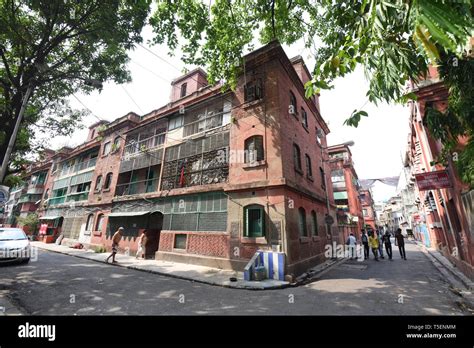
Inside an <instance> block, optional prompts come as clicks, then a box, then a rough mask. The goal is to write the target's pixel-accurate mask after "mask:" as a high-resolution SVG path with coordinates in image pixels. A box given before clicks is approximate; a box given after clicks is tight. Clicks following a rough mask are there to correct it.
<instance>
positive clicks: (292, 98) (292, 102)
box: [288, 89, 298, 117]
mask: <svg viewBox="0 0 474 348" xmlns="http://www.w3.org/2000/svg"><path fill="white" fill-rule="evenodd" d="M290 106H292V107H293V113H291V112H289V111H290V108H289V107H290ZM289 107H288V112H289V114H290V115H293V116H295V117H296V116H297V115H298V102H297V101H296V96H295V94H294V93H293V91H292V90H291V89H290V104H289Z"/></svg>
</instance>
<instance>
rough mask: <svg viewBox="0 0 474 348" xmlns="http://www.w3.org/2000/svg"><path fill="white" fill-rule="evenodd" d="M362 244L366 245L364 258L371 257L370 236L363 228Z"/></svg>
mask: <svg viewBox="0 0 474 348" xmlns="http://www.w3.org/2000/svg"><path fill="white" fill-rule="evenodd" d="M361 240H362V245H363V246H364V260H367V259H368V258H369V238H368V237H367V234H366V233H365V230H364V229H363V230H362V237H361Z"/></svg>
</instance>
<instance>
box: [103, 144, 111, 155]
mask: <svg viewBox="0 0 474 348" xmlns="http://www.w3.org/2000/svg"><path fill="white" fill-rule="evenodd" d="M111 147H112V145H111V144H110V141H108V142H106V143H105V144H104V149H103V150H102V155H104V156H105V155H108V154H109V152H110V148H111Z"/></svg>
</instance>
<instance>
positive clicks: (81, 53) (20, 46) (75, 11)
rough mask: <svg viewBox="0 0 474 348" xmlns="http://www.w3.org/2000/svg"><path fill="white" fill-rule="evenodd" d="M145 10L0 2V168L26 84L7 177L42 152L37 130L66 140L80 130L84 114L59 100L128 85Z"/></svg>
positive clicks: (69, 1)
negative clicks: (105, 86)
mask: <svg viewBox="0 0 474 348" xmlns="http://www.w3.org/2000/svg"><path fill="white" fill-rule="evenodd" d="M149 11H150V1H148V0H91V1H73V0H0V125H1V127H0V162H1V161H3V157H4V154H5V151H6V147H7V145H8V142H9V140H10V137H11V135H12V131H13V128H14V126H15V122H16V120H17V117H18V114H19V111H20V107H21V104H22V100H23V97H24V95H25V92H26V90H27V89H28V86H29V85H30V84H33V86H34V89H33V94H32V97H31V98H30V100H29V103H28V107H27V109H26V112H25V115H24V119H23V121H22V123H21V128H20V131H19V134H18V137H17V140H16V143H15V147H14V152H13V156H12V158H11V162H10V168H9V172H10V174H12V173H15V172H19V171H22V170H23V166H22V164H23V163H24V158H25V155H26V154H27V153H30V152H36V151H38V150H40V149H41V148H42V147H43V144H39V143H38V142H37V141H36V134H38V132H43V133H48V134H49V135H50V137H53V136H55V135H69V134H71V133H72V132H73V131H74V130H75V129H76V128H77V127H78V126H80V125H79V121H80V120H81V118H82V117H83V115H84V112H83V111H78V110H73V109H72V108H71V107H70V105H69V103H68V101H67V97H69V96H70V95H72V94H74V93H76V92H79V91H81V92H85V93H89V92H91V91H92V90H94V89H100V88H101V87H100V84H99V83H98V82H105V81H109V80H110V81H114V82H116V83H124V82H127V81H130V74H129V72H128V70H127V69H126V64H127V62H128V56H127V50H129V49H132V48H133V47H134V46H135V44H137V43H140V42H141V41H142V38H141V35H140V33H141V30H142V28H143V26H144V25H145V23H146V20H147V17H148V14H149ZM10 179H11V176H10ZM10 179H9V178H8V177H7V179H6V180H5V182H7V183H8V181H9V180H10Z"/></svg>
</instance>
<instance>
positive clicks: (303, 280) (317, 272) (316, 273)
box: [290, 258, 349, 287]
mask: <svg viewBox="0 0 474 348" xmlns="http://www.w3.org/2000/svg"><path fill="white" fill-rule="evenodd" d="M347 260H349V258H343V259H336V260H332V259H331V260H328V261H326V262H325V263H326V264H325V263H322V264H320V265H317V266H315V267H313V269H312V270H310V271H309V272H306V273H304V274H303V275H302V276H300V277H299V279H297V281H296V282H295V283H291V284H290V285H291V286H293V287H297V286H300V285H305V284H309V283H312V282H314V281H317V280H319V279H320V278H321V277H322V276H323V275H324V274H326V273H327V272H329V271H330V270H331V269H333V268H335V267H337V266H339V265H341V264H343V263H344V262H346V261H347ZM305 274H307V275H306V276H304V275H305Z"/></svg>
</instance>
